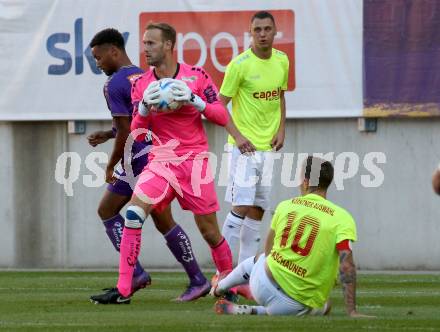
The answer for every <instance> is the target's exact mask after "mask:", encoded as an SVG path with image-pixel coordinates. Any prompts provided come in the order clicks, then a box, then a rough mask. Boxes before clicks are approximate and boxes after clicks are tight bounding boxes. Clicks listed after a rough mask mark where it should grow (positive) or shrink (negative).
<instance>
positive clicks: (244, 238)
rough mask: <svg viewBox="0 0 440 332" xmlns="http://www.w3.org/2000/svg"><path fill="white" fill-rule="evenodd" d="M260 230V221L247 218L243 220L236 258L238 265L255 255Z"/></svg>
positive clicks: (258, 244) (258, 245) (258, 243)
mask: <svg viewBox="0 0 440 332" xmlns="http://www.w3.org/2000/svg"><path fill="white" fill-rule="evenodd" d="M260 228H261V220H255V219H251V218H249V217H246V218H245V219H244V221H243V225H242V227H241V233H240V254H239V256H238V263H241V262H243V261H244V260H245V259H247V258H249V257H251V256H255V255H256V254H257V252H258V248H259V247H260V240H261V237H260Z"/></svg>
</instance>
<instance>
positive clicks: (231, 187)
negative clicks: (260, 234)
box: [225, 146, 275, 210]
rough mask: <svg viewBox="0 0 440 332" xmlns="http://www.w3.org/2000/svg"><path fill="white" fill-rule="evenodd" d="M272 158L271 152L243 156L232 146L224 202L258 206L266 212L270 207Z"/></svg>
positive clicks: (256, 152)
mask: <svg viewBox="0 0 440 332" xmlns="http://www.w3.org/2000/svg"><path fill="white" fill-rule="evenodd" d="M274 156H275V154H274V153H273V152H272V151H255V153H254V154H253V155H245V154H241V152H240V150H239V149H238V148H237V147H236V146H234V147H233V149H232V156H231V162H230V165H229V178H228V187H227V189H226V197H225V200H226V201H227V202H230V203H232V206H238V205H249V206H259V207H261V208H262V209H263V210H267V209H268V208H269V207H270V191H271V187H272V178H273V173H274V172H273V165H274Z"/></svg>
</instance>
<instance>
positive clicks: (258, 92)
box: [220, 48, 289, 151]
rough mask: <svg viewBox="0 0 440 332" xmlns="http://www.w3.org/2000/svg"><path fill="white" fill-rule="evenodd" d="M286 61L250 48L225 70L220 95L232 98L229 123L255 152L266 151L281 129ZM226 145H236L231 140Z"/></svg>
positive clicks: (279, 54)
mask: <svg viewBox="0 0 440 332" xmlns="http://www.w3.org/2000/svg"><path fill="white" fill-rule="evenodd" d="M288 72H289V59H288V57H287V55H286V54H285V53H284V52H281V51H279V50H276V49H272V56H271V57H270V58H269V59H261V58H259V57H257V56H256V55H255V54H254V53H253V52H252V50H251V49H250V48H249V49H248V50H246V51H244V52H243V53H241V54H240V55H238V56H237V57H235V58H234V59H233V60H232V61H231V62H230V63H229V65H228V66H227V68H226V72H225V77H224V79H223V84H222V86H221V89H220V93H221V94H222V95H223V96H226V97H230V98H232V119H233V120H234V123H235V125H236V126H237V128H238V130H240V132H241V133H242V134H243V135H244V136H245V137H246V138H248V139H249V140H250V141H251V142H252V144H254V145H255V147H256V148H257V150H260V151H268V150H271V149H272V147H271V146H270V143H271V141H272V139H273V137H274V136H275V134H276V133H277V131H278V127H279V125H280V117H281V111H280V109H281V108H280V105H281V103H280V96H281V91H284V90H287V81H288ZM228 142H229V143H231V144H235V141H234V139H233V138H232V136H229V138H228Z"/></svg>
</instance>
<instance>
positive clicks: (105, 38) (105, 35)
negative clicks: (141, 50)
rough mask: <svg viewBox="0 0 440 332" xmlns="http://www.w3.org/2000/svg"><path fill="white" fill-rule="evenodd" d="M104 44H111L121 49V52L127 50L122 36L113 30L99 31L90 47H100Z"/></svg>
mask: <svg viewBox="0 0 440 332" xmlns="http://www.w3.org/2000/svg"><path fill="white" fill-rule="evenodd" d="M104 44H111V45H114V46H116V47H117V48H119V49H120V50H125V42H124V37H123V36H122V34H121V33H120V32H119V31H118V30H116V29H113V28H107V29H104V30H102V31H99V32H98V33H97V34H96V35H95V36H94V37H93V39H92V41H91V42H90V47H95V46H100V45H104Z"/></svg>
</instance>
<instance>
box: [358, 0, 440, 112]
mask: <svg viewBox="0 0 440 332" xmlns="http://www.w3.org/2000/svg"><path fill="white" fill-rule="evenodd" d="M364 69H365V84H364V106H365V109H364V115H365V116H372V117H384V116H417V117H420V116H433V115H436V116H438V115H440V1H439V0H417V1H407V0H365V1H364Z"/></svg>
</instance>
